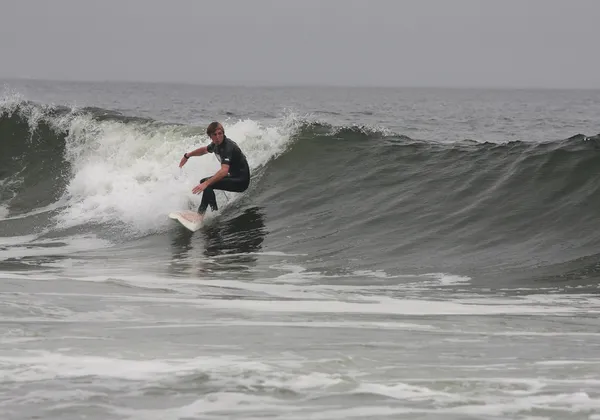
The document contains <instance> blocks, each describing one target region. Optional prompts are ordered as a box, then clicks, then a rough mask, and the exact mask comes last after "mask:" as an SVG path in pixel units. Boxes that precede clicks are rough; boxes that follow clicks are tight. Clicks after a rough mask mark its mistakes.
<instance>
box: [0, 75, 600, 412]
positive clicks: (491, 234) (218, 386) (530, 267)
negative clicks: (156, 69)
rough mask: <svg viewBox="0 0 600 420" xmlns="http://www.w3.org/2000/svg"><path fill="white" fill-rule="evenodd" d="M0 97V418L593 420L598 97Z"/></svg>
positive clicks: (25, 87) (507, 93)
mask: <svg viewBox="0 0 600 420" xmlns="http://www.w3.org/2000/svg"><path fill="white" fill-rule="evenodd" d="M1 86H2V91H1V94H0V325H1V327H0V337H1V339H0V418H2V419H6V420H9V419H36V418H37V419H61V420H64V419H83V418H85V419H94V420H95V419H144V420H148V419H157V420H158V419H161V420H162V419H196V418H201V419H232V418H239V419H263V418H271V419H286V420H287V419H290V420H291V419H298V420H300V419H323V420H337V419H348V418H358V419H363V418H369V419H444V420H449V419H456V420H458V419H461V420H462V419H504V418H510V419H528V420H530V419H535V420H541V419H589V420H594V419H595V420H598V419H600V321H599V320H598V313H599V311H600V299H599V289H598V286H599V283H600V282H599V280H600V233H599V230H598V229H597V226H598V225H599V222H600V215H599V213H598V208H599V205H600V196H599V194H600V169H599V168H600V137H599V135H598V133H600V125H599V119H598V116H599V115H600V91H585V90H577V91H576V90H573V91H570V90H556V91H553V90H477V89H416V88H415V89H391V88H390V89H384V88H318V87H311V88H309V87H290V88H284V87H280V88H275V87H273V88H265V87H218V86H213V87H204V86H188V85H167V84H134V83H74V82H69V83H67V82H49V81H32V80H25V81H24V80H21V81H14V80H12V81H11V80H7V81H2V82H1ZM213 120H219V121H221V122H222V123H223V124H224V126H225V131H226V134H227V136H228V137H230V138H232V139H233V140H235V141H236V142H237V143H238V144H239V145H240V146H241V148H242V149H243V150H244V152H245V153H246V155H247V157H248V160H249V162H250V165H251V168H252V174H253V178H252V182H251V186H250V188H249V190H248V191H247V192H245V193H243V194H236V193H222V192H218V193H217V200H218V201H219V205H220V210H219V211H218V212H215V213H209V216H208V220H207V223H206V225H205V226H204V227H203V228H202V229H201V230H199V231H198V232H195V233H191V232H188V231H187V230H185V229H183V228H181V227H180V226H178V225H176V224H175V223H174V222H173V221H171V220H169V219H168V218H167V214H168V213H169V212H170V211H173V210H177V209H188V208H190V209H193V208H195V207H197V206H198V204H199V202H200V198H201V196H198V195H194V194H192V192H191V190H192V188H193V187H194V186H195V185H196V184H197V183H198V180H199V179H201V178H203V177H205V176H209V175H211V174H212V173H214V172H215V171H216V170H217V169H218V167H219V165H218V162H217V160H216V159H215V158H214V156H212V155H207V156H203V157H197V158H192V159H191V160H190V161H189V163H188V164H187V165H186V166H184V167H183V168H181V169H180V168H179V167H178V164H179V160H180V159H181V156H182V155H183V153H184V152H187V151H190V150H193V149H195V148H197V147H199V146H201V145H206V144H208V142H209V139H208V138H207V137H206V135H205V133H204V132H205V127H206V125H207V124H208V123H209V122H211V121H213Z"/></svg>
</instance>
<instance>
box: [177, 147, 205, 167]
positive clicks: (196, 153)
mask: <svg viewBox="0 0 600 420" xmlns="http://www.w3.org/2000/svg"><path fill="white" fill-rule="evenodd" d="M207 153H208V150H207V147H206V146H202V147H199V148H197V149H196V150H192V151H191V152H189V153H184V154H183V157H182V158H181V161H180V162H179V167H180V168H181V167H182V166H183V165H185V164H186V163H187V161H188V159H189V158H191V157H192V156H202V155H205V154H207Z"/></svg>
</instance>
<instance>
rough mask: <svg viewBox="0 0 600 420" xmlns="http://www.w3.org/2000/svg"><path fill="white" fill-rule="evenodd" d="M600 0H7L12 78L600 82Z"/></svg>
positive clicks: (3, 59)
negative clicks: (599, 44)
mask: <svg viewBox="0 0 600 420" xmlns="http://www.w3.org/2000/svg"><path fill="white" fill-rule="evenodd" d="M598 22H600V0H207V1H202V0H160V1H159V0H118V1H117V0H37V1H36V0H0V78H12V77H30V78H43V79H62V80H128V81H172V82H191V83H200V84H213V83H218V84H249V85H252V84H275V85H282V84H318V85H376V86H486V87H560V88H565V87H567V88H568V87H576V88H600V53H599V51H600V49H599V47H598V42H599V40H600V35H599V34H598Z"/></svg>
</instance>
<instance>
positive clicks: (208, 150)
mask: <svg viewBox="0 0 600 420" xmlns="http://www.w3.org/2000/svg"><path fill="white" fill-rule="evenodd" d="M206 151H207V152H208V153H212V152H214V151H215V144H214V143H211V144H209V145H208V146H206Z"/></svg>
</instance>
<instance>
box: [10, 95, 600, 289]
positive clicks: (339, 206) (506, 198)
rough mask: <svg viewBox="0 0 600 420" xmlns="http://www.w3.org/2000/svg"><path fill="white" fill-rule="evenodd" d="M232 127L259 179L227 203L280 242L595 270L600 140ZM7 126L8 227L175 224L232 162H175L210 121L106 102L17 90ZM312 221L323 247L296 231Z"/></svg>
mask: <svg viewBox="0 0 600 420" xmlns="http://www.w3.org/2000/svg"><path fill="white" fill-rule="evenodd" d="M226 132H227V135H228V136H229V137H231V138H233V139H235V140H236V142H238V143H239V144H240V146H241V147H242V148H243V150H244V151H245V152H246V154H247V156H248V159H249V162H250V164H251V167H252V170H253V183H252V187H251V190H250V192H249V193H247V194H245V195H236V194H230V193H227V194H220V195H219V197H218V200H219V201H220V202H221V203H222V206H225V208H227V207H228V206H229V208H231V209H235V208H238V209H240V208H244V206H245V207H246V213H244V214H246V215H247V214H250V215H253V214H254V215H256V214H260V215H261V217H262V214H263V213H266V214H267V215H268V216H267V217H268V219H269V223H270V228H269V229H268V232H267V230H265V229H263V227H262V226H261V227H259V229H261V234H262V235H270V237H271V241H273V242H274V243H277V245H278V247H281V248H282V249H288V250H295V251H310V252H316V253H319V252H323V253H331V254H335V255H336V256H337V258H338V261H339V260H340V259H341V260H344V259H345V260H348V261H354V260H356V259H361V258H362V257H363V256H364V255H369V258H368V260H369V261H370V262H369V263H368V264H370V265H372V266H373V267H372V268H377V267H378V268H384V269H385V268H390V267H392V266H397V265H398V264H400V265H402V266H404V267H406V266H411V265H412V267H411V268H412V269H418V268H419V267H422V266H423V264H424V261H425V260H427V261H428V262H429V267H431V268H432V269H435V268H436V266H440V267H448V265H449V264H450V265H451V266H452V265H454V266H455V267H459V268H461V269H462V270H463V271H465V270H474V271H476V270H482V269H481V267H485V270H487V271H493V270H516V269H523V268H528V269H536V270H542V271H543V270H544V269H549V267H550V268H551V270H550V271H551V272H552V273H556V272H558V273H559V274H558V275H556V276H557V277H556V278H557V279H560V278H562V279H564V278H569V276H571V277H581V276H584V275H585V276H587V278H589V277H590V276H592V277H593V276H595V273H596V271H597V267H598V260H599V258H597V257H596V255H597V254H598V253H597V249H598V246H599V245H600V234H599V233H598V231H597V230H596V226H597V225H598V223H599V222H600V220H599V218H600V217H599V216H598V212H597V211H595V210H596V209H597V208H598V206H599V204H600V198H599V188H600V171H598V169H597V168H599V167H600V154H599V148H600V138H599V136H592V137H588V136H585V135H580V134H576V135H574V136H572V137H570V138H568V139H564V140H560V141H549V142H545V143H529V142H521V141H514V142H508V143H503V144H497V143H486V142H474V141H468V140H464V141H459V142H452V143H435V142H431V141H421V140H418V139H413V138H410V137H409V136H406V135H403V134H402V133H395V132H391V131H389V130H381V129H374V128H367V127H360V126H349V125H348V126H335V125H330V124H325V123H316V122H314V121H310V120H308V119H303V118H298V117H295V116H294V115H291V114H290V115H287V116H286V117H283V118H281V119H280V120H278V121H277V123H273V124H272V125H271V126H266V125H264V124H261V123H259V122H257V121H254V120H252V119H247V120H239V121H237V122H233V123H228V124H226ZM0 136H1V138H2V142H1V143H0V218H1V220H0V230H2V231H3V235H4V236H10V235H27V234H30V233H31V231H32V230H35V231H38V232H39V231H40V229H41V230H42V231H43V232H44V234H46V235H60V232H65V231H66V232H69V231H70V230H72V229H84V230H85V229H88V230H94V231H95V232H102V233H103V235H104V236H105V237H107V238H109V239H111V240H117V241H118V240H121V241H122V240H131V239H135V238H140V237H144V236H146V235H153V234H161V233H163V232H165V231H167V230H168V228H169V222H168V221H167V220H166V218H165V215H166V213H168V212H169V211H172V210H173V209H177V208H194V207H195V206H197V205H198V204H199V199H200V197H198V196H195V195H193V194H191V189H192V187H193V186H194V185H195V183H197V181H198V180H199V179H200V178H202V177H204V176H207V175H210V174H212V173H214V171H215V170H216V169H217V168H218V162H217V160H216V159H213V158H202V159H192V160H190V162H189V163H188V164H187V165H186V166H185V167H184V168H183V169H179V168H178V166H177V165H178V162H179V159H180V158H181V155H182V153H183V151H189V150H192V149H194V148H196V147H199V146H200V145H202V144H206V143H207V142H208V140H207V138H206V136H205V135H204V127H198V126H193V125H186V124H168V123H164V122H159V121H155V120H152V119H150V118H137V117H134V116H128V115H124V114H122V113H120V112H117V111H114V110H108V109H102V108H83V109H73V108H67V107H55V106H52V107H51V106H43V105H39V104H35V103H31V102H28V101H25V100H23V99H21V98H12V99H11V100H4V102H3V103H2V108H1V109H0ZM240 198H243V199H242V200H239V199H240ZM236 203H237V204H236ZM257 209H260V210H257ZM248 212H250V213H248ZM255 219H256V218H255V217H252V220H255ZM25 221H28V222H27V223H25ZM30 226H35V228H31V227H30ZM232 226H235V223H234V224H232ZM305 229H310V230H311V231H312V236H311V240H310V241H303V240H299V239H295V240H288V239H286V238H289V237H290V234H292V233H294V232H298V231H301V230H305ZM416 256H419V258H415V257H416ZM349 264H351V263H349ZM557 267H559V269H558V271H556V270H557ZM323 268H327V267H326V266H325V267H323ZM542 271H540V273H542ZM540 275H541V274H540ZM544 275H545V276H546V277H545V278H547V277H548V272H544ZM553 275H554V274H553Z"/></svg>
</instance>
